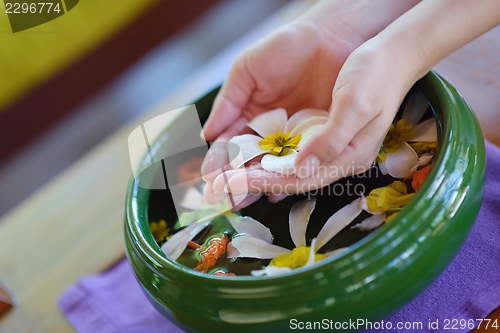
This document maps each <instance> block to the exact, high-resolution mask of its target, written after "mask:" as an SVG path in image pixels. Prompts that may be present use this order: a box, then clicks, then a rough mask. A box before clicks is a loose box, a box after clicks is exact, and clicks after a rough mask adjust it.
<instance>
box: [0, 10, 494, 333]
mask: <svg viewBox="0 0 500 333" xmlns="http://www.w3.org/2000/svg"><path fill="white" fill-rule="evenodd" d="M310 3H311V2H309V1H300V2H294V3H291V4H290V5H288V6H286V7H284V8H283V10H281V11H280V12H279V13H277V14H275V15H273V16H272V17H270V18H269V19H268V20H266V21H265V22H264V23H262V24H261V25H260V26H258V27H257V28H256V29H255V30H253V31H252V32H250V33H249V34H248V35H246V36H245V37H243V38H241V39H240V40H239V41H237V42H236V43H235V44H234V45H232V46H231V47H229V48H228V49H226V50H224V51H223V52H221V54H220V55H218V56H217V57H216V58H215V59H214V60H213V61H211V62H209V63H208V64H207V65H206V66H204V67H203V68H202V69H200V70H199V71H198V72H197V73H196V75H194V76H193V77H191V78H190V79H188V80H187V81H186V82H184V83H183V84H181V85H180V86H179V89H178V90H177V91H176V92H174V93H173V94H172V95H170V96H169V97H167V98H166V99H165V101H164V102H163V103H162V104H161V105H159V106H158V107H156V108H154V109H153V110H150V111H148V112H147V113H146V114H145V115H144V116H143V117H142V118H141V119H137V120H136V121H134V122H133V123H130V124H128V125H126V126H124V127H123V128H121V129H120V130H119V131H117V132H116V133H113V134H112V135H111V136H110V137H109V138H108V139H107V140H105V141H103V142H102V143H101V144H100V145H99V146H98V147H96V148H95V149H94V150H92V151H91V152H90V153H89V154H87V155H85V156H83V157H82V158H81V159H80V160H79V161H78V162H77V163H75V164H74V165H73V166H71V167H69V168H68V169H67V170H66V171H64V172H62V173H61V174H60V175H59V176H58V177H57V178H56V179H54V180H53V181H51V182H50V183H49V184H47V185H46V186H44V187H43V188H42V189H41V190H39V191H37V192H36V193H34V194H33V195H32V196H30V197H29V198H27V199H26V200H25V201H24V202H22V203H21V204H20V205H19V206H17V207H16V208H15V209H13V210H12V211H11V212H10V213H9V214H7V215H5V216H4V217H3V218H2V220H0V280H2V281H3V282H4V283H5V285H6V286H7V287H8V288H9V289H10V290H11V292H12V293H13V294H14V295H15V296H16V297H17V300H18V302H19V306H18V307H16V308H14V309H13V310H12V311H10V313H8V314H7V315H6V316H5V317H3V318H2V320H1V321H0V332H1V333H4V332H5V333H26V332H47V333H58V332H71V331H72V329H71V327H70V325H69V324H68V323H67V322H66V320H65V319H64V317H63V316H62V315H61V313H60V312H59V311H58V309H57V307H56V300H57V298H58V297H59V295H60V294H61V293H62V292H63V291H64V289H65V288H67V287H68V286H70V285H71V284H73V283H74V282H75V281H76V280H77V279H78V278H79V277H81V276H83V275H86V274H92V273H97V272H100V271H102V270H104V269H106V268H107V267H109V266H110V265H111V264H112V263H114V262H115V261H117V260H118V259H120V258H121V257H122V256H123V253H124V250H123V227H122V224H123V217H124V201H125V190H126V186H127V182H128V180H129V177H130V174H131V169H130V164H129V163H130V162H129V159H128V150H127V137H128V134H129V133H130V132H131V131H132V130H133V129H134V128H135V127H136V126H137V125H139V124H141V123H142V122H144V121H146V120H148V119H150V118H152V117H154V116H155V115H158V114H160V113H163V112H166V111H169V110H173V109H176V108H179V107H182V106H185V105H187V104H189V103H190V102H191V101H193V100H194V99H196V98H197V97H198V96H200V95H202V94H203V93H205V92H206V91H208V90H209V89H210V88H212V87H214V86H215V85H217V84H218V83H219V82H221V81H222V80H223V78H224V77H225V75H226V74H227V70H228V68H229V65H230V63H231V61H232V59H234V56H235V55H236V54H237V53H238V52H239V51H240V50H241V49H242V48H243V47H244V46H245V45H248V44H249V43H251V42H253V41H255V40H256V39H257V38H259V37H260V36H262V35H264V34H266V33H267V32H269V31H270V30H272V29H274V28H275V27H277V26H279V25H281V24H283V23H285V22H287V21H289V20H290V19H292V18H294V17H296V16H297V15H299V14H300V13H301V12H303V10H304V8H305V7H307V6H308V5H310ZM498 33H499V30H498V29H496V30H495V31H492V32H491V33H489V34H487V35H486V36H484V37H482V39H480V40H478V41H477V42H475V43H473V44H471V45H468V46H467V47H466V48H465V49H463V50H461V51H459V52H457V53H455V54H454V55H452V56H450V57H449V58H447V59H446V60H445V61H443V62H442V63H441V64H440V65H439V66H438V67H439V69H440V70H441V71H442V72H443V73H444V74H445V75H446V76H448V77H449V78H451V79H452V81H454V82H455V83H456V85H457V86H458V87H459V89H460V90H461V91H462V93H463V94H464V96H465V97H466V98H467V99H469V101H470V102H471V104H472V106H473V107H474V108H475V110H476V112H477V113H478V117H479V119H480V120H481V123H482V124H483V126H484V128H485V134H486V137H487V138H488V139H489V140H491V141H493V142H495V143H497V144H499V137H498V133H496V131H495V128H496V127H498V125H499V123H500V118H499V111H498V109H499V107H500V97H498V94H497V93H496V92H497V91H499V81H498V78H499V77H500V75H499V74H500V66H498V54H499V53H498V51H499V47H500V46H499V43H500V38H498V36H499V35H498ZM495 37H496V38H495ZM488 47H491V48H490V49H489V51H488ZM495 48H496V49H495ZM494 50H496V52H495V51H494ZM482 52H484V57H482V58H479V54H482ZM488 52H491V53H492V55H491V56H490V54H489V53H488ZM468 66H473V67H474V68H475V69H470V68H469V67H468ZM474 82H476V84H474ZM2 195H8V194H5V193H2ZM495 316H496V318H500V313H499V311H497V312H496V314H495ZM499 321H500V319H499Z"/></svg>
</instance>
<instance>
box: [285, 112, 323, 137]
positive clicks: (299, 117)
mask: <svg viewBox="0 0 500 333" xmlns="http://www.w3.org/2000/svg"><path fill="white" fill-rule="evenodd" d="M312 117H324V118H328V111H325V110H320V109H305V110H302V111H299V112H296V113H294V114H293V115H292V116H291V117H290V119H288V121H287V122H286V125H285V133H288V132H290V131H292V130H293V129H294V128H295V127H297V125H298V124H300V123H301V122H303V121H304V120H306V119H308V118H312Z"/></svg>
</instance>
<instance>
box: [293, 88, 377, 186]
mask: <svg viewBox="0 0 500 333" xmlns="http://www.w3.org/2000/svg"><path fill="white" fill-rule="evenodd" d="M338 94H340V97H339V98H337V99H334V100H333V102H332V107H331V111H330V117H329V119H328V122H327V123H326V124H325V125H324V126H323V127H322V129H321V130H320V131H319V132H318V133H317V134H315V135H314V136H313V137H312V138H311V139H310V140H309V141H308V142H307V143H306V144H305V146H304V147H303V148H302V149H301V151H300V152H299V155H298V156H297V160H296V162H295V166H296V169H297V170H298V172H297V176H298V177H300V178H308V177H311V176H312V175H313V174H314V173H315V172H316V171H317V169H318V167H319V166H320V165H326V164H328V163H330V162H331V161H333V160H334V159H335V158H337V157H338V156H339V155H340V154H342V152H343V151H344V149H345V148H346V147H347V145H348V144H349V143H350V142H351V141H352V139H353V137H354V136H355V135H356V134H357V133H358V132H360V131H361V129H363V128H364V127H365V126H366V124H367V123H368V122H369V121H370V120H371V119H370V118H371V117H373V116H376V115H377V114H378V110H373V109H371V108H370V107H368V106H366V105H363V104H362V103H360V102H359V100H360V99H359V98H356V97H357V96H353V97H351V96H350V95H347V96H345V95H342V92H338ZM384 130H385V129H384Z"/></svg>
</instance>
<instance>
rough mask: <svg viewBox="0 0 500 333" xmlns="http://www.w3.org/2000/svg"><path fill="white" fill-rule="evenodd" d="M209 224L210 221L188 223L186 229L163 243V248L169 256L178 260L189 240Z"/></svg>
mask: <svg viewBox="0 0 500 333" xmlns="http://www.w3.org/2000/svg"><path fill="white" fill-rule="evenodd" d="M209 224H210V222H204V223H193V224H190V225H188V226H187V227H185V228H184V229H182V230H180V231H178V232H176V233H175V234H173V235H172V237H170V239H169V240H168V241H167V242H166V243H165V244H163V246H162V247H161V250H162V251H163V253H165V255H166V256H167V258H169V259H171V260H177V258H179V257H180V255H181V254H182V252H184V250H185V249H186V247H187V244H188V242H189V241H190V240H192V239H193V238H194V237H195V236H196V235H197V234H198V233H199V232H200V231H202V230H203V229H205V228H206V227H207V226H208V225H209Z"/></svg>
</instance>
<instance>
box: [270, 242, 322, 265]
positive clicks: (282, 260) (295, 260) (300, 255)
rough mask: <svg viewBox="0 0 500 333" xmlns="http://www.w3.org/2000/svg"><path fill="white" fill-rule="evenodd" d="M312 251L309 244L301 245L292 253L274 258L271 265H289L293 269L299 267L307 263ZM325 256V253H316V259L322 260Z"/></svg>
mask: <svg viewBox="0 0 500 333" xmlns="http://www.w3.org/2000/svg"><path fill="white" fill-rule="evenodd" d="M310 252H311V248H310V247H309V246H299V247H296V248H294V249H293V250H292V252H290V253H284V254H280V255H277V256H276V257H274V259H273V260H271V262H270V263H269V265H272V266H276V267H289V268H291V269H294V268H299V267H302V266H304V265H305V264H306V263H307V259H308V258H309V253H310ZM323 258H325V255H324V254H319V253H316V255H315V257H314V259H315V261H320V260H321V259H323Z"/></svg>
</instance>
